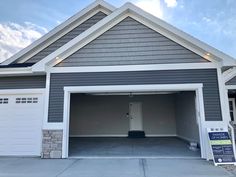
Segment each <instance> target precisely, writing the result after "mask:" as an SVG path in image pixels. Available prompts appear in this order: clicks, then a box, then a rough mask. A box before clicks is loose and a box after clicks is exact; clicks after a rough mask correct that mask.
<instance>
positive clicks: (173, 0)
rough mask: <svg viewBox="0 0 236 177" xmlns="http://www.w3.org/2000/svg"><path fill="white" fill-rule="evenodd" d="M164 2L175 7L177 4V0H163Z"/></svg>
mask: <svg viewBox="0 0 236 177" xmlns="http://www.w3.org/2000/svg"><path fill="white" fill-rule="evenodd" d="M165 3H166V5H167V7H171V8H173V7H176V6H177V4H178V3H177V0H165Z"/></svg>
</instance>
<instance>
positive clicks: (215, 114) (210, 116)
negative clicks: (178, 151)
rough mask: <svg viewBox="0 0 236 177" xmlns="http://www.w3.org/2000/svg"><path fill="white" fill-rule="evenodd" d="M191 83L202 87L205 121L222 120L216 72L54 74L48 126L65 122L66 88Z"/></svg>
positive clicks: (52, 76) (212, 70)
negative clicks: (201, 84)
mask: <svg viewBox="0 0 236 177" xmlns="http://www.w3.org/2000/svg"><path fill="white" fill-rule="evenodd" d="M188 83H203V85H204V87H203V95H204V103H205V115H206V120H208V121H215V120H221V119H222V117H221V107H220V97H219V89H218V81H217V72H216V70H215V69H199V70H171V71H142V72H140V71H139V72H138V71H137V72H104V73H102V72H101V73H63V74H52V75H51V86H50V100H49V118H48V120H49V122H61V121H62V119H63V102H64V98H63V97H64V90H63V87H64V86H99V85H138V84H188Z"/></svg>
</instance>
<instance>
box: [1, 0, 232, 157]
mask: <svg viewBox="0 0 236 177" xmlns="http://www.w3.org/2000/svg"><path fill="white" fill-rule="evenodd" d="M235 65H236V61H235V60H234V58H232V57H230V56H228V55H226V54H224V53H222V52H220V51H218V50H216V49H214V48H212V47H211V46H208V45H207V44H205V43H203V42H201V41H199V40H197V39H195V38H193V37H191V36H190V35H188V34H186V33H184V32H182V31H180V30H178V29H176V28H175V27H173V26H171V25H169V24H167V23H166V22H164V21H162V20H160V19H158V18H157V17H154V16H152V15H150V14H149V13H147V12H145V11H143V10H141V9H140V8H138V7H136V6H135V5H133V4H131V3H126V4H125V5H123V6H122V7H120V8H117V9H116V8H114V7H113V6H111V5H110V4H108V3H106V2H104V1H95V2H94V3H92V4H91V5H89V6H88V7H86V8H85V9H83V10H82V11H80V12H79V13H77V14H76V15H74V16H73V17H71V18H70V19H68V20H67V21H66V22H64V23H62V24H61V25H59V26H58V27H56V28H55V29H53V30H52V31H51V32H49V33H48V34H46V35H45V36H43V37H42V38H41V39H39V40H37V41H36V42H34V43H33V44H32V45H30V46H29V47H27V48H25V49H24V50H22V51H20V52H19V53H17V54H16V55H14V56H13V57H11V58H10V59H8V60H6V61H5V62H4V63H3V64H2V65H1V66H0V155H1V156H2V155H19V156H27V155H30V156H40V155H41V156H42V157H43V158H67V157H68V151H69V150H68V143H69V136H75V137H76V136H79V137H80V136H82V137H83V136H84V137H99V136H100V137H106V136H108V137H109V136H110V137H119V136H120V137H123V136H127V135H128V132H129V134H131V135H132V134H135V133H140V132H141V133H143V134H144V133H145V134H146V136H152V137H155V136H157V137H158V136H178V137H180V138H182V139H185V140H187V141H194V142H197V143H199V146H200V147H201V157H202V158H209V157H210V151H209V149H208V138H207V132H206V129H207V128H211V127H219V128H220V127H227V126H228V124H229V122H230V112H229V106H228V96H227V92H226V90H225V88H226V87H225V84H224V82H225V77H227V76H226V75H227V74H231V75H230V76H228V79H227V80H226V81H227V82H226V85H227V88H228V89H229V90H230V98H231V95H233V96H232V98H233V99H234V98H235V95H236V93H235V92H233V91H232V92H231V89H236V86H235V84H236V79H235V76H236V69H234V68H233V69H229V70H226V71H225V73H226V74H223V73H222V71H224V70H225V69H228V68H230V67H232V66H235ZM232 72H233V73H234V74H232ZM98 96H100V97H98ZM98 98H99V100H98ZM137 98H138V99H137ZM230 100H231V99H230ZM141 103H142V104H141ZM230 104H232V105H233V106H234V107H233V108H232V111H231V112H232V113H231V114H233V115H235V102H230ZM142 112H143V117H142V116H140V115H141V114H142ZM94 115H95V116H97V117H98V118H99V119H98V120H93V119H92V117H94ZM137 115H138V116H137ZM157 115H158V116H157ZM135 116H136V117H138V119H137V120H136V119H134V117H135ZM155 116H156V117H155ZM78 117H84V119H83V120H78V119H77V118H78ZM232 119H233V120H234V121H235V117H232Z"/></svg>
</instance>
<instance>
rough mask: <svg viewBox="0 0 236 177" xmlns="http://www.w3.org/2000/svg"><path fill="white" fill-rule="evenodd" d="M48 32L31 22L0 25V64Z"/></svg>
mask: <svg viewBox="0 0 236 177" xmlns="http://www.w3.org/2000/svg"><path fill="white" fill-rule="evenodd" d="M47 32H48V31H47V29H46V28H44V27H41V26H38V25H35V24H33V23H31V22H25V23H24V24H23V25H20V24H17V23H4V24H0V63H1V62H3V61H4V60H5V59H7V58H9V57H11V56H12V55H13V54H15V53H16V52H18V51H19V50H21V49H23V48H25V47H26V46H28V45H29V44H31V43H32V42H33V41H35V40H36V39H38V38H40V37H41V36H42V35H43V34H45V33H47Z"/></svg>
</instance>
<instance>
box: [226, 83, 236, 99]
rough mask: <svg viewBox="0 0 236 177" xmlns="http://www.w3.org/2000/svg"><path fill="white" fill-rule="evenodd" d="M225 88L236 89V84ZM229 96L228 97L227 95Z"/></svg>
mask: <svg viewBox="0 0 236 177" xmlns="http://www.w3.org/2000/svg"><path fill="white" fill-rule="evenodd" d="M225 88H226V89H227V90H236V85H226V86H225ZM227 98H228V97H227Z"/></svg>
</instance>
